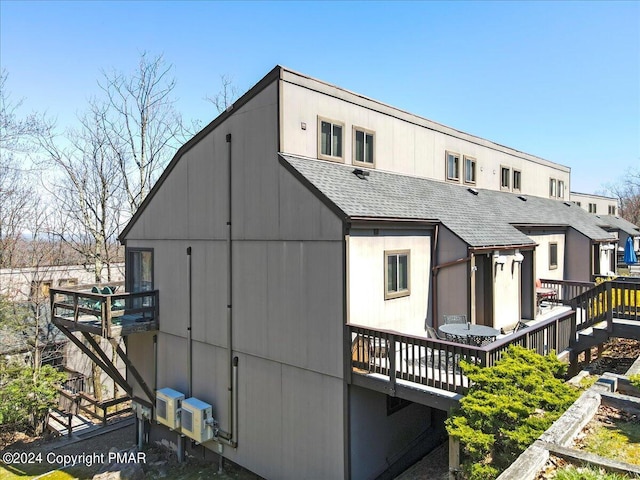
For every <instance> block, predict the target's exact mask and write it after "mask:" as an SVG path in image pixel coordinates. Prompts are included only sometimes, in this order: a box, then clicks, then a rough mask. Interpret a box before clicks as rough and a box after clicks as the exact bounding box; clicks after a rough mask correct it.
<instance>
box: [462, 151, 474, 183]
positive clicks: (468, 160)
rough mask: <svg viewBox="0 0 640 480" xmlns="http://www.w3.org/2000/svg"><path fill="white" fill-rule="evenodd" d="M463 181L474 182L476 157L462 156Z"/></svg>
mask: <svg viewBox="0 0 640 480" xmlns="http://www.w3.org/2000/svg"><path fill="white" fill-rule="evenodd" d="M464 183H476V159H475V158H473V157H467V156H465V157H464Z"/></svg>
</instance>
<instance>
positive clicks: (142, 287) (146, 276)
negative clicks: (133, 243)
mask: <svg viewBox="0 0 640 480" xmlns="http://www.w3.org/2000/svg"><path fill="white" fill-rule="evenodd" d="M128 260H129V264H128V265H127V279H128V286H129V291H130V292H133V293H135V292H150V291H151V290H153V250H129V256H128Z"/></svg>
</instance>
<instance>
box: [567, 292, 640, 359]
mask: <svg viewBox="0 0 640 480" xmlns="http://www.w3.org/2000/svg"><path fill="white" fill-rule="evenodd" d="M571 306H572V309H573V310H574V311H575V312H576V332H575V333H576V336H575V340H574V343H573V344H572V345H571V358H572V364H573V363H574V361H576V359H577V356H578V354H580V353H582V352H589V351H590V349H591V348H592V347H596V346H597V347H600V346H602V344H603V343H605V342H607V341H608V340H609V339H611V338H629V339H634V340H640V283H638V282H633V281H626V280H624V279H617V280H611V281H606V282H603V283H600V284H599V285H595V286H594V287H593V288H590V289H589V290H587V291H585V292H583V293H581V294H579V295H577V296H576V297H574V298H573V299H572V300H571Z"/></svg>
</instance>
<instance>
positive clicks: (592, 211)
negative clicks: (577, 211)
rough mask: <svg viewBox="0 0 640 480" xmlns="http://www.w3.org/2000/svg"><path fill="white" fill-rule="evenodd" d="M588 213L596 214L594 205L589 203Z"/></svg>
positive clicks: (596, 210)
mask: <svg viewBox="0 0 640 480" xmlns="http://www.w3.org/2000/svg"><path fill="white" fill-rule="evenodd" d="M589 213H598V209H597V208H596V204H595V203H590V204H589Z"/></svg>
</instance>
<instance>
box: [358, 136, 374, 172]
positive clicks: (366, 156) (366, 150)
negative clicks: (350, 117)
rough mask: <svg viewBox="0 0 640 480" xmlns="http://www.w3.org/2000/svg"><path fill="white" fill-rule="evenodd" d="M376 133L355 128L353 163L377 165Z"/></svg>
mask: <svg viewBox="0 0 640 480" xmlns="http://www.w3.org/2000/svg"><path fill="white" fill-rule="evenodd" d="M374 152H375V132H373V131H371V130H366V129H364V128H359V127H353V162H354V163H361V164H364V165H367V166H374V165H375V153H374Z"/></svg>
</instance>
